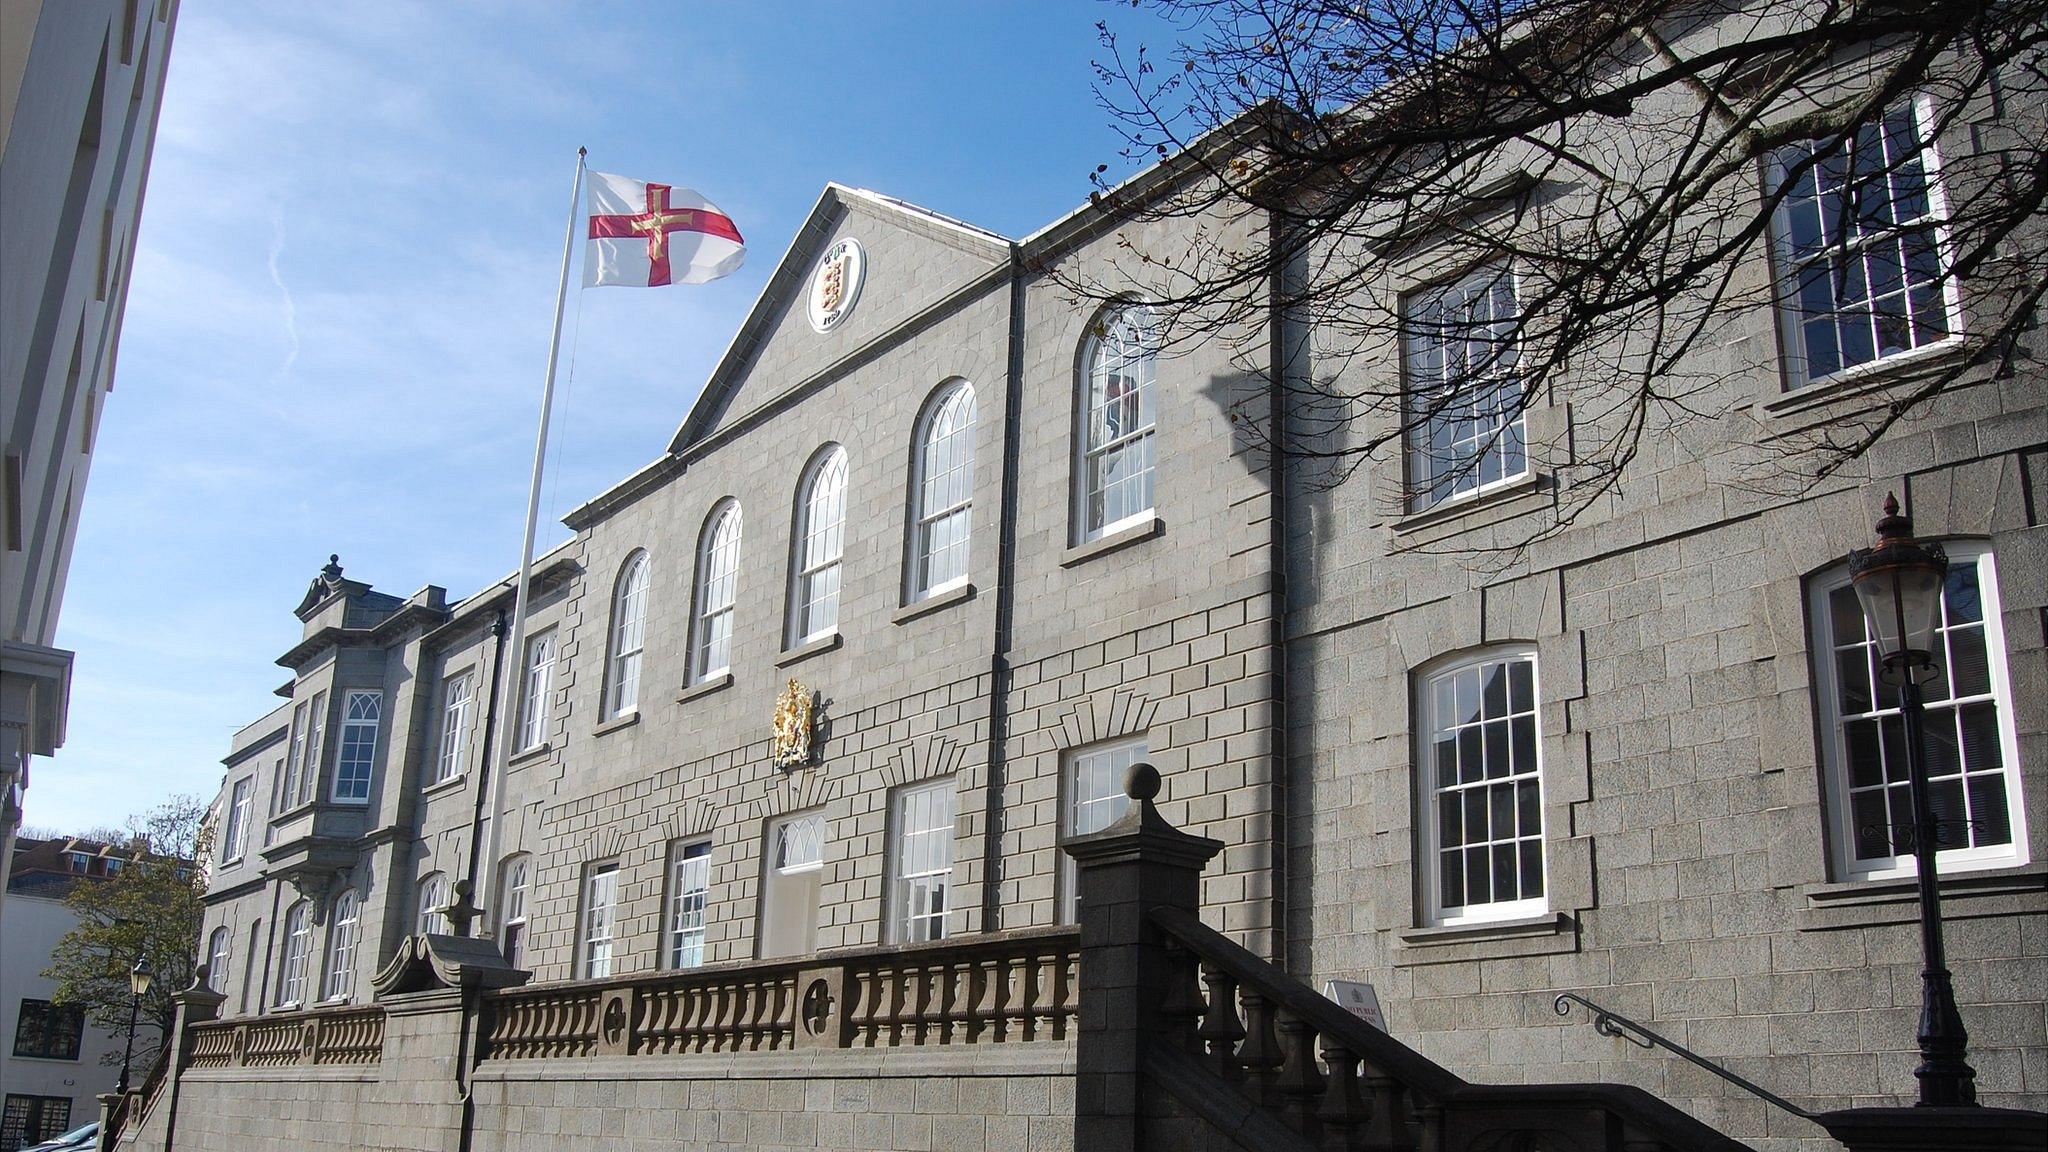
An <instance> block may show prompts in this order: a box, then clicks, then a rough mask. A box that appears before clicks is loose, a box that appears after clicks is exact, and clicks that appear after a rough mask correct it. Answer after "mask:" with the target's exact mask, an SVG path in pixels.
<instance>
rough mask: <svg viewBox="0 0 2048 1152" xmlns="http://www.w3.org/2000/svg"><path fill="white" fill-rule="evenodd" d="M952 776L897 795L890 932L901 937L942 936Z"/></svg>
mask: <svg viewBox="0 0 2048 1152" xmlns="http://www.w3.org/2000/svg"><path fill="white" fill-rule="evenodd" d="M953 813H954V796H953V782H952V781H951V780H950V779H949V780H943V781H940V782H939V783H936V784H931V785H927V786H925V787H921V788H910V789H905V790H903V791H902V792H899V793H898V794H897V797H896V854H895V858H894V859H893V860H892V861H891V871H893V872H894V873H895V884H894V886H893V887H894V890H893V892H892V893H891V899H892V900H893V901H894V907H895V923H894V924H893V925H892V934H893V935H894V936H895V937H896V939H897V940H898V941H900V942H910V943H915V942H918V941H924V940H943V939H944V938H945V937H946V913H947V911H948V908H949V905H948V903H947V895H948V890H949V888H950V886H951V884H952V880H953Z"/></svg>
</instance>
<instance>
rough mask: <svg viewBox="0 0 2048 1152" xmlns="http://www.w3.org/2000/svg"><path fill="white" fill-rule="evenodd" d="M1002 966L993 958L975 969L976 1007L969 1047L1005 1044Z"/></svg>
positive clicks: (970, 1021) (969, 1030)
mask: <svg viewBox="0 0 2048 1152" xmlns="http://www.w3.org/2000/svg"><path fill="white" fill-rule="evenodd" d="M1001 972H1002V967H1001V964H1000V963H999V962H998V961H997V960H996V959H995V958H994V957H993V956H991V957H987V958H984V959H983V960H982V961H981V962H980V963H978V964H976V965H975V966H974V985H973V990H974V995H973V999H972V1000H971V1001H970V1003H972V1004H973V1005H974V1007H973V1010H972V1013H971V1014H970V1015H969V1016H968V1019H967V1042H968V1043H969V1044H988V1043H1001V1042H1002V1039H1003V1021H1002V1016H1001V1015H1000V1013H1001V1012H1002V995H1003V993H1002V984H1001V982H1000V979H999V977H1000V975H1001Z"/></svg>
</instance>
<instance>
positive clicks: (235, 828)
mask: <svg viewBox="0 0 2048 1152" xmlns="http://www.w3.org/2000/svg"><path fill="white" fill-rule="evenodd" d="M255 790H256V778H255V777H254V776H244V777H242V778H241V779H240V780H237V781H235V783H234V785H233V786H232V787H231V788H230V789H229V790H228V797H229V799H228V819H227V835H226V836H225V837H223V839H224V841H225V842H224V843H223V844H222V845H221V852H220V859H221V863H223V864H233V863H235V862H236V861H238V860H240V859H241V858H242V856H243V855H244V854H245V853H247V852H248V851H249V809H251V808H252V807H254V806H255V797H254V795H253V794H254V792H255Z"/></svg>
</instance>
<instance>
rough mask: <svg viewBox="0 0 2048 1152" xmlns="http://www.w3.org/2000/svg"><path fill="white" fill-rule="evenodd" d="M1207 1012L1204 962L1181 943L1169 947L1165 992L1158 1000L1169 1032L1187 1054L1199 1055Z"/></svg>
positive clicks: (1161, 1015) (1160, 1011)
mask: <svg viewBox="0 0 2048 1152" xmlns="http://www.w3.org/2000/svg"><path fill="white" fill-rule="evenodd" d="M1206 1011H1207V1005H1206V1004H1205V1003H1204V1002H1203V1000H1202V977H1201V962H1200V961H1199V960H1197V959H1196V958H1195V954H1194V953H1193V952H1190V951H1188V950H1187V949H1185V948H1183V947H1181V946H1180V945H1179V944H1178V943H1175V942H1172V941H1168V943H1167V945H1166V990H1165V993H1164V995H1163V996H1162V997H1161V998H1160V1001H1159V1015H1160V1018H1161V1019H1163V1020H1164V1021H1165V1022H1166V1033H1167V1035H1169V1036H1172V1037H1176V1038H1177V1039H1178V1040H1179V1041H1180V1043H1181V1044H1182V1045H1183V1046H1184V1047H1186V1048H1187V1050H1188V1051H1190V1052H1193V1053H1195V1054H1196V1055H1200V1054H1201V1052H1202V1036H1201V1033H1200V1032H1199V1031H1197V1027H1198V1022H1199V1021H1200V1020H1201V1019H1202V1016H1203V1014H1204V1013H1205V1012H1206Z"/></svg>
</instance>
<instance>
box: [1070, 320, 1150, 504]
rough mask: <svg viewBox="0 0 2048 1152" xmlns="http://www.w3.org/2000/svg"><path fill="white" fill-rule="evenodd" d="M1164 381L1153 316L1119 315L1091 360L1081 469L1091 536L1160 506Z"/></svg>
mask: <svg viewBox="0 0 2048 1152" xmlns="http://www.w3.org/2000/svg"><path fill="white" fill-rule="evenodd" d="M1157 377H1158V363H1157V347H1156V335H1155V333H1154V332H1153V326H1152V317H1151V314H1150V313H1149V312H1147V311H1145V310H1144V309H1142V308H1126V309H1124V310H1122V311H1120V312H1118V313H1117V314H1116V315H1115V316H1113V317H1111V318H1110V320H1109V322H1108V323H1107V325H1106V326H1105V327H1104V330H1103V332H1102V333H1101V335H1100V336H1098V337H1097V338H1096V341H1095V346H1094V347H1093V349H1092V350H1091V354H1090V356H1089V360H1088V408H1087V411H1086V412H1085V413H1084V414H1083V418H1084V420H1085V422H1086V433H1087V435H1086V442H1085V448H1084V451H1083V452H1082V461H1081V469H1082V477H1083V497H1082V503H1083V508H1084V512H1085V516H1086V525H1087V531H1088V534H1089V535H1090V536H1095V535H1099V534H1101V533H1102V531H1103V530H1104V529H1105V528H1107V527H1108V526H1110V525H1112V524H1117V523H1120V522H1122V521H1125V520H1129V519H1132V518H1134V517H1137V516H1140V515H1143V514H1144V513H1146V512H1149V511H1151V510H1152V508H1153V506H1154V505H1153V500H1154V496H1155V494H1154V491H1153V473H1154V469H1153V465H1154V451H1155V448H1154V443H1153V441H1154V437H1153V431H1154V425H1155V422H1156V419H1157V407H1156V406H1157V398H1156V390H1157V389H1156V385H1157Z"/></svg>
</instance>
